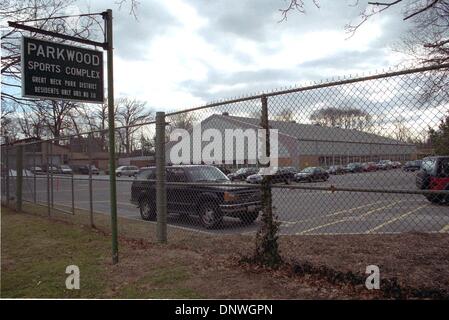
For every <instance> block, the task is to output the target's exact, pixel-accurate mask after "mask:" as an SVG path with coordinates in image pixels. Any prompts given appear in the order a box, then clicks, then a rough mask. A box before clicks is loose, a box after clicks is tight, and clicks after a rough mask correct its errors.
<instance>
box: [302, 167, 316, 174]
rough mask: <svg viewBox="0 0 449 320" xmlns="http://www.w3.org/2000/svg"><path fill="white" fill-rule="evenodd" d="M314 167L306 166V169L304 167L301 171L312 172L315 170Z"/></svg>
mask: <svg viewBox="0 0 449 320" xmlns="http://www.w3.org/2000/svg"><path fill="white" fill-rule="evenodd" d="M313 169H314V168H313V167H308V168H305V169H303V170H302V171H301V172H302V173H311V172H313Z"/></svg>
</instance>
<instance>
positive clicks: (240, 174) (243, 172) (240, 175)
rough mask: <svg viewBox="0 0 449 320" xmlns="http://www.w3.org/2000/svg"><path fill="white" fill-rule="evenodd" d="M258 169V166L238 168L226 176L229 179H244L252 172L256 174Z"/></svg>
mask: <svg viewBox="0 0 449 320" xmlns="http://www.w3.org/2000/svg"><path fill="white" fill-rule="evenodd" d="M258 171H259V169H258V168H255V167H251V168H240V169H238V170H237V171H236V172H234V173H230V174H228V178H229V179H230V180H231V181H245V180H246V178H248V177H249V176H250V175H252V174H256V173H257V172H258Z"/></svg>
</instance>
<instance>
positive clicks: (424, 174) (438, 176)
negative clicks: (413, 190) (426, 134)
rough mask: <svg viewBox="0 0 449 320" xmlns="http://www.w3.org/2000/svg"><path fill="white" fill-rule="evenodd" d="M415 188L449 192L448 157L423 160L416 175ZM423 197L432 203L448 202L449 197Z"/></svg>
mask: <svg viewBox="0 0 449 320" xmlns="http://www.w3.org/2000/svg"><path fill="white" fill-rule="evenodd" d="M416 186H417V187H418V188H419V189H421V190H447V191H449V156H434V157H427V158H424V159H423V160H422V164H421V169H420V170H419V172H418V174H417V175H416ZM425 197H426V198H427V199H428V200H429V201H430V202H432V203H442V202H446V203H448V202H449V195H441V194H426V195H425Z"/></svg>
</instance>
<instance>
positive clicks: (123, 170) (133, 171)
mask: <svg viewBox="0 0 449 320" xmlns="http://www.w3.org/2000/svg"><path fill="white" fill-rule="evenodd" d="M138 173H139V168H137V167H136V166H120V167H118V168H117V169H116V170H115V175H116V176H117V177H121V176H128V177H135V176H137V174H138Z"/></svg>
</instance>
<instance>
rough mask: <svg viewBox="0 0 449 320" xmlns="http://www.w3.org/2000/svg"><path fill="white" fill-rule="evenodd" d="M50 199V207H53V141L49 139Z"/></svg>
mask: <svg viewBox="0 0 449 320" xmlns="http://www.w3.org/2000/svg"><path fill="white" fill-rule="evenodd" d="M50 166H51V171H50V201H51V207H52V208H54V206H55V203H54V186H53V142H52V141H50Z"/></svg>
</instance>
